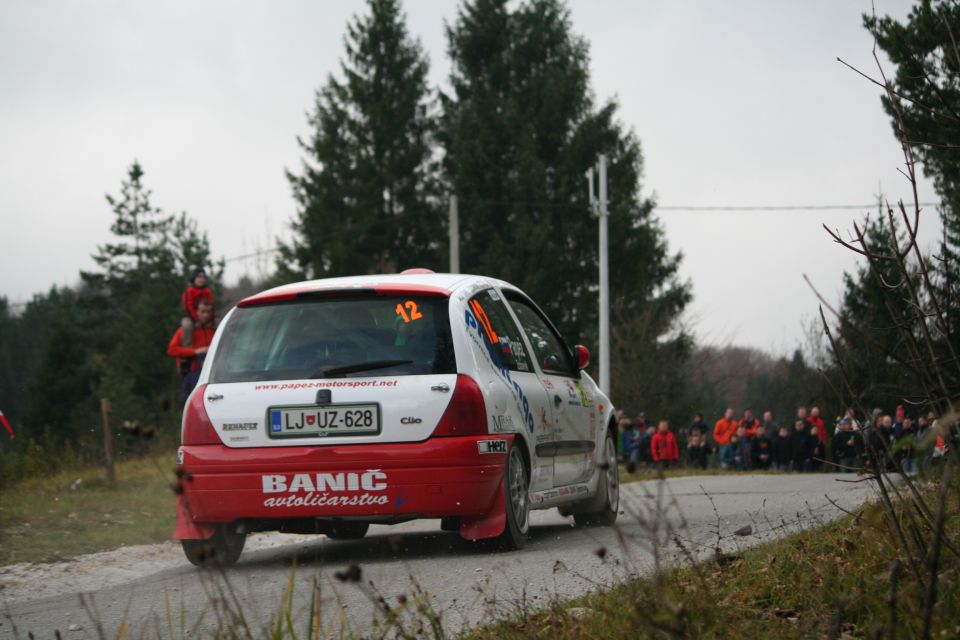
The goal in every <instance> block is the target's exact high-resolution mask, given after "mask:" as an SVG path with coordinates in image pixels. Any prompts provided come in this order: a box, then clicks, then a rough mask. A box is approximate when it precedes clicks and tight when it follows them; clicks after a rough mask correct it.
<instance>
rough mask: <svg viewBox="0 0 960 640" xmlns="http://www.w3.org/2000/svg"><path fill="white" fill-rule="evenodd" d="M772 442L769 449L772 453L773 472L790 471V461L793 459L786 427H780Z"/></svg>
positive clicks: (788, 431) (788, 432)
mask: <svg viewBox="0 0 960 640" xmlns="http://www.w3.org/2000/svg"><path fill="white" fill-rule="evenodd" d="M772 440H773V442H772V443H771V445H770V448H771V450H772V452H773V469H774V471H790V461H791V460H792V459H793V446H792V441H791V439H790V430H789V429H788V428H787V427H786V426H783V427H780V429H778V430H777V435H775V436H774V437H773V438H772Z"/></svg>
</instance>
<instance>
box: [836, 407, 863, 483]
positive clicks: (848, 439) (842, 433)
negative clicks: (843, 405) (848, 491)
mask: <svg viewBox="0 0 960 640" xmlns="http://www.w3.org/2000/svg"><path fill="white" fill-rule="evenodd" d="M859 440H860V434H859V433H857V432H856V431H854V430H853V420H852V419H851V418H846V417H845V418H841V419H840V422H839V423H838V424H837V432H836V433H835V434H834V436H833V444H832V447H831V448H832V449H833V460H834V462H836V463H837V464H838V465H839V471H841V472H843V473H851V472H853V471H854V470H855V468H856V466H857V451H858V450H859V449H860V442H859Z"/></svg>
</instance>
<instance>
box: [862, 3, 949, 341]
mask: <svg viewBox="0 0 960 640" xmlns="http://www.w3.org/2000/svg"><path fill="white" fill-rule="evenodd" d="M864 25H865V26H866V28H867V29H868V30H869V31H870V33H871V34H873V36H874V37H875V38H876V41H877V45H878V46H879V47H880V48H881V49H882V50H883V51H884V52H885V53H886V54H887V57H889V58H890V61H891V62H892V63H893V64H894V65H895V66H896V72H895V73H894V75H893V77H892V78H890V84H891V88H892V90H893V94H894V96H893V98H892V99H891V97H890V96H883V98H882V99H883V106H884V108H885V109H886V111H887V113H888V114H889V115H890V118H891V121H892V124H893V128H894V131H895V133H896V134H897V137H898V138H899V139H902V140H906V141H907V142H908V144H909V145H910V146H911V148H912V149H913V151H914V153H915V154H916V156H917V158H918V159H919V160H920V161H921V162H922V167H923V171H924V173H925V174H926V175H927V176H929V177H930V178H931V179H932V180H933V184H934V188H935V189H936V190H937V193H938V194H939V195H940V197H941V199H942V200H941V207H940V221H941V224H942V226H943V237H942V241H941V243H940V251H939V253H940V255H939V256H938V259H935V260H931V261H930V266H931V267H932V268H933V269H934V270H935V271H936V274H937V284H938V289H939V292H938V298H939V302H940V305H941V307H942V308H943V309H944V311H945V315H946V320H947V331H946V333H947V336H948V337H949V339H950V340H951V341H952V343H953V348H954V350H955V351H957V352H960V153H958V151H957V150H958V149H960V46H958V43H960V4H958V3H957V2H952V1H949V0H921V1H920V2H918V3H917V4H916V6H914V7H913V9H911V11H910V13H909V15H908V16H907V19H906V20H905V21H904V22H898V21H896V20H894V19H893V18H891V17H890V16H885V17H882V18H878V17H875V16H872V15H865V16H864Z"/></svg>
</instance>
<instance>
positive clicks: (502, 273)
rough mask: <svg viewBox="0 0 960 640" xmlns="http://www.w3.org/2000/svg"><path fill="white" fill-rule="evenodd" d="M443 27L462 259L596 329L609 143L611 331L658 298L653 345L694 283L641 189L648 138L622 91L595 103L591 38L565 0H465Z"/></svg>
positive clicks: (447, 135) (445, 135) (577, 325)
mask: <svg viewBox="0 0 960 640" xmlns="http://www.w3.org/2000/svg"><path fill="white" fill-rule="evenodd" d="M447 37H448V40H449V52H450V56H451V58H452V63H453V70H452V73H451V76H450V84H451V86H452V92H451V93H450V95H445V96H442V101H443V115H442V141H443V145H444V148H445V151H446V155H445V168H446V173H447V176H448V181H449V183H450V185H449V186H450V189H451V190H452V192H453V193H456V194H457V195H458V197H459V198H460V220H461V222H460V228H461V265H462V268H463V270H465V271H470V272H476V273H482V274H488V275H493V276H499V277H502V278H504V279H506V280H509V281H511V282H513V283H515V284H517V285H519V286H521V287H523V288H524V289H525V290H527V291H528V292H529V293H530V294H531V295H532V296H533V297H534V298H535V299H536V300H537V301H538V302H539V303H540V304H542V305H544V306H545V307H547V308H548V311H549V312H550V315H551V317H552V318H554V319H555V320H556V321H558V323H559V324H560V325H561V328H562V329H563V330H564V332H565V333H566V334H567V335H568V336H569V337H574V338H575V337H579V336H583V337H590V336H595V335H596V329H595V327H596V319H597V304H596V301H597V295H596V290H597V287H596V281H597V264H598V256H597V253H598V252H597V244H598V243H597V233H598V232H597V221H596V218H595V217H594V216H591V215H590V212H589V204H588V199H587V190H586V181H585V179H584V173H585V172H586V170H587V169H588V168H589V167H591V166H592V165H593V164H594V163H595V162H596V160H597V156H598V155H599V154H600V153H606V154H607V155H608V157H609V167H610V168H609V201H610V204H609V211H610V219H609V229H610V256H611V278H610V287H611V301H612V306H613V308H614V309H617V310H618V314H619V315H620V317H618V318H614V331H616V330H617V326H629V325H631V324H632V316H633V314H636V313H637V312H639V310H641V309H643V310H645V311H646V312H650V311H651V310H653V311H654V313H655V314H656V316H657V318H659V319H663V318H666V319H668V321H667V322H664V323H662V326H661V327H659V329H658V331H655V332H650V333H651V334H652V335H649V336H648V342H647V343H646V345H647V346H648V347H653V346H655V345H657V344H658V340H659V339H662V338H663V337H664V336H665V335H669V332H670V331H671V330H673V329H676V323H675V322H674V320H675V319H676V318H677V317H678V316H679V314H680V312H681V311H682V310H683V308H684V306H685V305H686V303H687V302H688V301H689V299H690V290H689V287H688V286H687V285H686V284H683V283H681V282H679V281H678V279H677V268H678V265H679V260H680V257H679V255H672V254H670V252H669V251H668V249H667V246H666V242H665V240H664V236H663V232H662V230H661V228H660V226H659V224H658V222H657V221H656V219H655V217H654V215H653V203H652V202H651V201H650V200H646V199H643V198H642V197H641V195H640V179H641V176H642V169H643V158H642V155H641V151H640V144H639V142H638V140H637V139H636V137H635V136H634V135H633V133H632V132H630V131H625V130H624V129H623V127H622V126H621V125H620V123H619V122H618V121H617V119H616V112H617V105H616V103H615V102H607V103H605V104H604V105H602V106H601V107H599V108H598V107H596V106H595V104H594V101H593V99H592V95H591V91H590V78H589V70H588V62H589V57H588V47H587V44H586V42H585V41H584V40H583V39H582V38H580V37H578V36H576V35H575V34H574V33H573V32H572V28H571V24H570V17H569V13H568V11H567V10H566V8H565V7H564V4H563V3H562V2H561V1H560V0H527V1H525V2H522V3H520V4H519V5H514V3H510V2H508V1H507V0H470V1H468V2H466V3H465V4H464V5H463V6H462V8H461V9H460V11H459V14H458V17H457V20H456V21H455V23H454V24H453V25H452V26H450V27H448V32H447ZM674 337H675V338H678V336H674ZM683 338H684V337H683V336H679V339H683Z"/></svg>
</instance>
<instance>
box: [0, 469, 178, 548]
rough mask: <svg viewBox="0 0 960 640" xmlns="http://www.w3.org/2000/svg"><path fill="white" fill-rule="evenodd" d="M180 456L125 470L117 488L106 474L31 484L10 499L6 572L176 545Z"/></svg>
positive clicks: (10, 491)
mask: <svg viewBox="0 0 960 640" xmlns="http://www.w3.org/2000/svg"><path fill="white" fill-rule="evenodd" d="M173 468H174V460H173V454H172V453H166V454H163V455H153V456H150V457H145V458H139V459H134V460H127V461H124V462H121V463H119V464H117V467H116V473H117V482H116V486H114V487H110V486H109V485H108V484H107V483H106V481H105V479H104V474H103V471H102V470H101V469H96V468H92V469H84V470H81V471H66V472H63V473H59V474H56V475H54V476H51V477H49V478H42V477H38V478H30V479H28V480H25V481H23V482H21V483H19V484H17V485H14V486H12V487H7V488H5V489H4V491H3V498H2V502H0V565H7V564H12V563H16V562H52V561H56V560H61V559H64V558H69V557H71V556H75V555H78V554H83V553H92V552H96V551H106V550H109V549H115V548H117V547H121V546H125V545H132V544H147V543H154V542H161V541H163V540H168V539H169V538H170V533H171V532H172V531H173V521H174V494H173V492H172V491H171V490H170V481H171V480H172V479H173V473H172V472H173Z"/></svg>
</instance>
